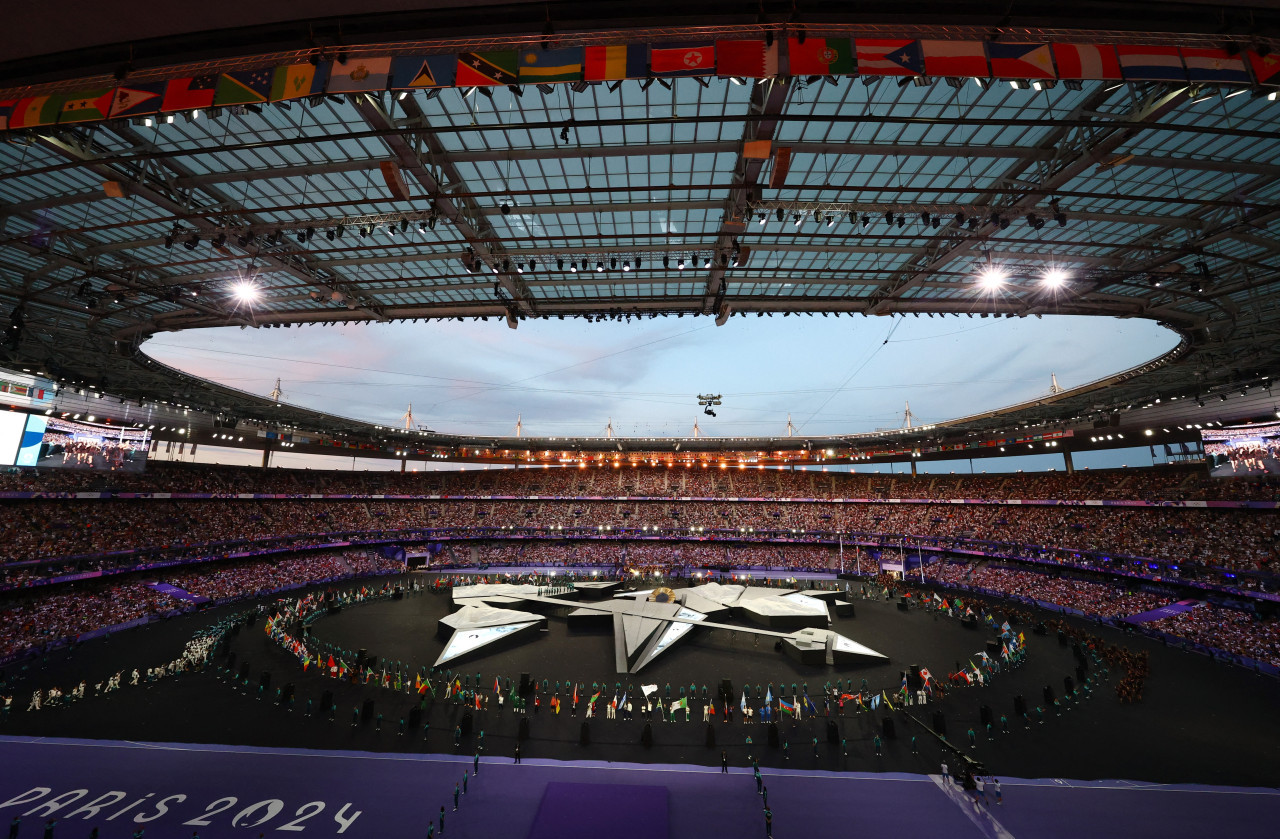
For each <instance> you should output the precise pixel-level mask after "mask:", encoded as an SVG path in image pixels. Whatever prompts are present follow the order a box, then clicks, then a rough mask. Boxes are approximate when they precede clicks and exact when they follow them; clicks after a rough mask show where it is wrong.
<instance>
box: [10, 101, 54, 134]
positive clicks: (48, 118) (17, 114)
mask: <svg viewBox="0 0 1280 839" xmlns="http://www.w3.org/2000/svg"><path fill="white" fill-rule="evenodd" d="M61 110H62V97H61V96H57V95H50V96H28V97H26V98H25V99H19V100H18V101H17V103H16V104H15V105H14V106H13V111H12V112H11V113H10V114H9V127H10V128H31V127H34V126H39V125H53V124H54V123H56V122H57V121H58V115H59V113H60V112H61Z"/></svg>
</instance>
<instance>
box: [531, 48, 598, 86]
mask: <svg viewBox="0 0 1280 839" xmlns="http://www.w3.org/2000/svg"><path fill="white" fill-rule="evenodd" d="M582 62H583V48H582V47H568V48H566V49H561V50H541V49H523V50H520V64H519V67H518V73H519V76H520V83H521V84H541V83H544V82H578V81H582Z"/></svg>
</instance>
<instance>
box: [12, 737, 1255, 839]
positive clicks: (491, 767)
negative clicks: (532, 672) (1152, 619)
mask: <svg viewBox="0 0 1280 839" xmlns="http://www.w3.org/2000/svg"><path fill="white" fill-rule="evenodd" d="M736 763H741V761H736ZM0 765H4V766H11V767H12V766H21V767H22V768H23V771H22V772H5V773H3V775H2V776H0V820H3V821H6V822H7V821H9V820H10V819H12V818H13V817H14V816H15V815H16V816H21V817H22V827H21V832H20V834H19V839H31V838H32V837H35V836H37V835H38V834H39V831H40V830H41V827H42V825H43V822H44V821H45V819H47V818H57V819H58V822H59V824H58V828H57V831H58V834H59V835H62V836H72V837H75V836H81V835H84V834H87V833H88V832H89V830H90V829H91V828H92V827H94V826H98V827H100V829H101V834H100V835H101V837H102V839H128V837H129V835H130V834H132V832H133V831H134V830H136V829H137V828H138V827H143V828H145V829H146V831H147V834H148V835H156V836H186V835H187V832H188V831H192V830H195V831H197V832H198V833H199V834H200V836H201V839H224V838H225V839H231V837H235V836H244V835H252V834H251V833H250V831H254V832H267V833H269V834H272V835H274V834H275V833H276V832H278V831H281V830H285V831H289V832H292V833H302V834H303V835H304V836H312V837H317V836H321V837H322V836H338V835H341V836H343V837H345V839H366V838H367V839H382V838H383V837H387V836H404V837H419V839H420V838H421V837H423V836H425V835H426V826H427V823H428V821H430V820H433V819H434V820H437V822H438V819H439V814H440V808H441V807H444V808H445V828H446V832H445V835H446V836H449V837H454V838H455V839H457V837H461V838H462V839H472V837H475V838H476V839H480V838H481V837H483V839H491V837H504V839H541V837H544V836H547V835H550V834H547V832H546V831H547V830H549V829H553V830H554V831H555V833H554V835H555V836H556V837H558V839H576V837H592V839H595V838H596V837H599V836H600V835H601V832H602V830H605V831H607V833H608V835H610V836H612V837H616V839H662V837H670V839H685V837H689V839H705V837H707V836H717V835H719V836H744V837H750V836H763V835H764V819H763V816H762V806H761V799H760V796H758V795H757V794H756V788H755V783H754V781H753V780H752V776H751V768H750V766H749V765H735V766H732V767H731V768H730V771H729V773H728V774H723V773H721V771H720V769H719V767H714V766H712V767H705V766H690V765H663V764H635V763H613V762H603V761H587V760H584V761H558V760H525V761H524V762H523V763H522V764H520V765H514V763H513V759H512V757H511V756H509V755H503V756H500V757H498V756H491V755H484V756H482V757H481V763H480V774H479V776H478V777H473V778H471V779H470V780H469V781H468V784H467V792H466V794H465V795H460V796H459V800H460V806H459V809H458V811H457V812H454V810H453V790H454V785H455V784H457V783H459V782H460V781H461V780H462V776H463V772H464V771H467V772H470V771H471V770H472V766H473V763H472V759H471V758H470V757H468V756H457V757H453V756H443V755H415V754H400V755H389V754H377V753H370V752H359V751H308V750H299V749H269V748H237V747H230V746H209V745H189V744H188V745H183V744H166V743H148V742H113V741H97V740H88V741H85V740H70V739H55V738H40V739H33V738H20V737H0ZM763 775H764V784H765V785H766V786H767V787H768V793H769V807H770V808H771V809H772V811H773V823H774V834H775V835H776V836H779V837H792V836H796V837H798V836H824V835H833V834H839V835H843V834H844V833H856V834H858V835H867V836H889V835H899V834H900V833H902V832H904V831H905V832H908V833H928V834H931V835H933V834H937V835H945V836H949V837H955V839H984V837H985V839H996V837H1003V838H1004V839H1013V837H1017V839H1059V837H1061V839H1077V837H1079V836H1082V835H1087V836H1089V837H1090V838H1091V839H1094V838H1095V837H1097V839H1109V838H1110V837H1115V838H1116V839H1131V838H1132V837H1135V836H1154V835H1159V836H1161V837H1163V839H1175V838H1176V837H1200V836H1204V835H1207V834H1210V833H1215V834H1236V833H1239V834H1243V835H1265V833H1266V831H1267V830H1268V829H1269V828H1268V827H1267V825H1275V824H1276V823H1277V821H1278V820H1280V792H1277V791H1276V790H1274V789H1258V788H1239V787H1213V786H1201V785H1165V784H1136V783H1132V782H1126V781H1092V782H1081V781H1070V780H1063V779H1056V778H1055V779H1035V780H1018V779H1012V778H1001V783H1002V786H1003V799H1004V803H1002V804H1000V805H996V804H995V803H994V802H992V803H990V804H989V805H988V806H987V807H985V808H983V807H979V806H977V805H975V804H974V803H973V802H972V800H971V799H970V798H969V797H968V796H966V794H964V793H963V792H961V791H960V790H959V789H957V788H956V787H954V786H953V785H948V784H947V783H945V782H944V781H942V779H941V778H940V777H938V776H936V775H913V774H904V773H863V772H828V771H801V770H791V769H786V768H783V769H771V768H765V769H764V770H763ZM79 790H85V791H86V792H84V793H83V794H79V793H78V792H77V791H79ZM59 803H61V806H56V805H58V804H59ZM42 805H46V806H43V807H42ZM90 806H97V807H100V808H102V809H100V810H98V811H96V812H94V811H92V810H88V809H87V808H89V807H90ZM50 808H53V809H52V810H50ZM610 814H612V815H614V816H615V818H614V819H613V820H612V822H609V821H607V819H608V816H609V815H610ZM139 819H140V820H142V821H137V820H139ZM344 825H345V827H344ZM437 831H438V824H437ZM437 835H439V833H438V832H437Z"/></svg>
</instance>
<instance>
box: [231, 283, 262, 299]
mask: <svg viewBox="0 0 1280 839" xmlns="http://www.w3.org/2000/svg"><path fill="white" fill-rule="evenodd" d="M231 294H232V296H234V297H235V299H236V302H238V303H244V304H246V305H250V304H253V303H256V302H257V301H258V300H259V299H260V298H261V297H262V291H261V290H260V289H259V288H258V287H257V286H256V285H254V284H253V281H252V280H240V281H238V282H236V283H234V284H233V285H232V286H231Z"/></svg>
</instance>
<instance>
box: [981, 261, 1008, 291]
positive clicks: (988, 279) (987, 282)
mask: <svg viewBox="0 0 1280 839" xmlns="http://www.w3.org/2000/svg"><path fill="white" fill-rule="evenodd" d="M1008 279H1009V274H1008V272H1006V271H1005V270H1004V269H1003V268H1000V267H998V266H995V265H988V266H987V267H985V268H983V269H982V270H981V271H980V272H978V285H980V286H981V287H982V288H983V289H984V290H986V291H996V290H997V289H999V288H1000V287H1001V286H1003V285H1004V284H1005V281H1006V280H1008Z"/></svg>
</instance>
